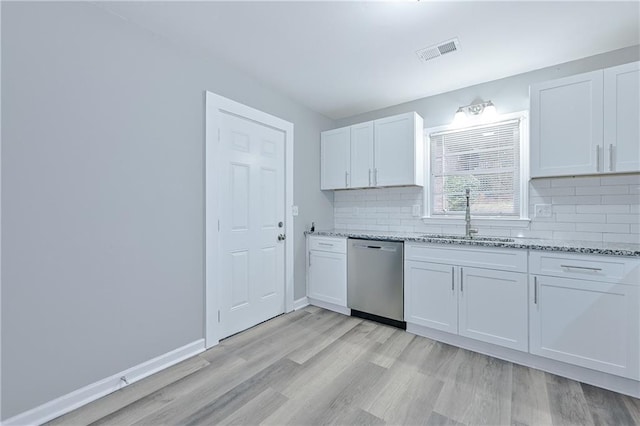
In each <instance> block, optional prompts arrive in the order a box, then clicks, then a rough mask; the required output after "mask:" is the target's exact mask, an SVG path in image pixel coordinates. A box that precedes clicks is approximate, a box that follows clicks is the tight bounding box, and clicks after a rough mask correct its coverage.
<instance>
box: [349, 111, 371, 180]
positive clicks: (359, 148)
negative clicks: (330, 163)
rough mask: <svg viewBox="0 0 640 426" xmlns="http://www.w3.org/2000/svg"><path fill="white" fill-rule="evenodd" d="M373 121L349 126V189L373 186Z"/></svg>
mask: <svg viewBox="0 0 640 426" xmlns="http://www.w3.org/2000/svg"><path fill="white" fill-rule="evenodd" d="M373 167H374V164H373V121H367V122H366V123H361V124H356V125H355V126H351V187H353V188H365V187H368V186H373Z"/></svg>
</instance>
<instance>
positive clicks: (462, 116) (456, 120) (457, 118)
mask: <svg viewBox="0 0 640 426" xmlns="http://www.w3.org/2000/svg"><path fill="white" fill-rule="evenodd" d="M466 121H467V114H466V113H465V112H464V110H463V109H462V108H458V111H456V115H454V116H453V124H454V125H456V126H459V125H461V124H464V123H465V122H466Z"/></svg>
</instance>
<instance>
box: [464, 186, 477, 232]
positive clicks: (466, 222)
mask: <svg viewBox="0 0 640 426" xmlns="http://www.w3.org/2000/svg"><path fill="white" fill-rule="evenodd" d="M465 192H466V194H467V195H466V197H467V208H466V209H465V211H464V237H465V238H469V239H471V238H473V234H477V233H478V230H477V229H472V228H471V206H470V205H469V193H470V192H471V190H470V189H469V188H467V189H466V191H465Z"/></svg>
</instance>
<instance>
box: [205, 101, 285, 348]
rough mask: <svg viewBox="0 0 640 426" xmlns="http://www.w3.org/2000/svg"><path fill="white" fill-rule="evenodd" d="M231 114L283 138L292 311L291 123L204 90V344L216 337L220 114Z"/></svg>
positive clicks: (215, 340)
mask: <svg viewBox="0 0 640 426" xmlns="http://www.w3.org/2000/svg"><path fill="white" fill-rule="evenodd" d="M223 112H224V113H228V114H233V115H236V116H238V117H243V118H246V119H248V120H252V121H255V122H257V123H260V124H263V125H266V126H269V127H273V128H274V129H278V130H281V131H282V132H284V137H285V146H284V150H285V155H284V158H285V165H284V173H285V206H284V212H285V214H284V216H285V228H284V232H285V235H286V234H289V235H288V237H289V238H287V239H286V240H285V241H284V244H285V255H284V258H285V262H284V263H285V271H284V276H285V282H284V302H285V303H284V310H285V312H291V311H293V290H294V288H293V243H294V241H293V238H292V237H293V229H294V226H293V123H290V122H288V121H285V120H283V119H281V118H278V117H276V116H273V115H271V114H267V113H266V112H263V111H260V110H257V109H255V108H251V107H249V106H247V105H244V104H241V103H239V102H236V101H233V100H231V99H229V98H225V97H223V96H220V95H217V94H215V93H212V92H209V91H206V108H205V126H206V128H205V250H204V252H205V298H204V299H205V307H204V308H205V316H204V322H205V323H204V330H205V346H206V347H207V348H209V347H211V346H215V345H217V344H218V342H219V340H220V326H219V324H220V322H219V319H220V317H219V310H220V298H219V295H220V290H221V285H222V284H221V282H220V281H221V280H220V268H219V262H220V258H219V253H220V233H219V229H218V220H219V219H220V212H219V210H218V201H219V199H218V197H219V194H220V188H219V183H220V179H218V177H219V172H220V164H219V160H220V147H219V140H220V139H219V138H220V130H219V129H220V114H221V113H223Z"/></svg>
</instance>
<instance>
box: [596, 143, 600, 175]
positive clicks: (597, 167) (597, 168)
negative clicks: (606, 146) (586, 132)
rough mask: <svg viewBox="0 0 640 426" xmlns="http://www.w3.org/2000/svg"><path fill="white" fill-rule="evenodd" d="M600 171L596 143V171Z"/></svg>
mask: <svg viewBox="0 0 640 426" xmlns="http://www.w3.org/2000/svg"><path fill="white" fill-rule="evenodd" d="M599 171H600V145H596V172H599Z"/></svg>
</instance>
